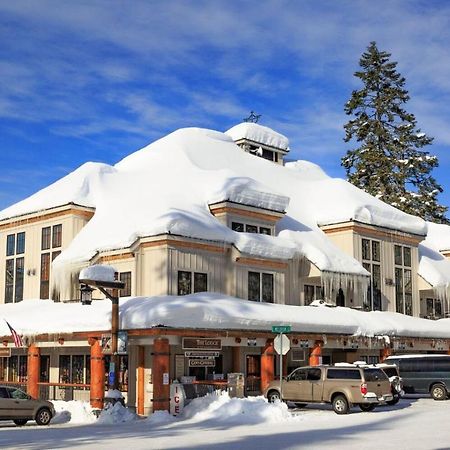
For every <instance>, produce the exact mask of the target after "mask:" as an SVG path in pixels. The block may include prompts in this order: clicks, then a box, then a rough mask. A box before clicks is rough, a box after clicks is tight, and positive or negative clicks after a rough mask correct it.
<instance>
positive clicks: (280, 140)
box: [225, 122, 289, 151]
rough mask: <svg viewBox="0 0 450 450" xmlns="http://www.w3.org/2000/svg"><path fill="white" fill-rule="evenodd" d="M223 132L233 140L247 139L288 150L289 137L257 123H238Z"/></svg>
mask: <svg viewBox="0 0 450 450" xmlns="http://www.w3.org/2000/svg"><path fill="white" fill-rule="evenodd" d="M225 134H226V135H228V136H230V137H231V139H233V141H239V140H240V139H248V140H250V141H253V142H256V143H258V144H263V145H268V146H269V147H275V148H280V149H282V150H286V151H289V139H288V138H287V137H286V136H283V135H282V134H280V133H277V132H276V131H274V130H272V129H271V128H268V127H264V126H262V125H259V124H257V123H251V122H243V123H240V124H239V125H235V126H234V127H232V128H230V129H229V130H227V131H225Z"/></svg>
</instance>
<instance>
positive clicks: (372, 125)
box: [342, 42, 449, 223]
mask: <svg viewBox="0 0 450 450" xmlns="http://www.w3.org/2000/svg"><path fill="white" fill-rule="evenodd" d="M390 56H391V54H390V53H387V52H384V51H379V50H378V48H377V45H376V43H375V42H371V43H370V45H369V47H368V48H367V51H366V52H364V53H363V55H362V57H361V59H360V61H359V65H360V67H361V70H360V71H357V72H355V74H354V75H355V76H356V77H357V78H359V79H360V80H361V81H362V83H363V87H362V89H360V90H355V91H353V92H352V95H351V98H350V100H349V101H348V102H347V103H346V105H345V112H346V114H347V115H351V116H353V118H352V119H351V120H350V121H349V122H348V123H347V124H345V125H344V128H345V133H346V136H345V138H344V140H345V142H349V141H350V140H352V139H353V140H356V142H357V143H358V144H359V147H357V148H355V149H352V150H349V151H347V154H346V156H345V157H344V158H342V165H343V166H344V167H345V169H346V171H347V178H348V180H349V181H350V182H351V183H352V184H354V185H355V186H357V187H359V188H361V189H363V190H365V191H366V192H368V193H369V194H371V195H373V196H375V197H377V198H379V199H380V200H382V201H384V202H385V203H389V204H391V205H393V206H395V207H396V208H399V209H401V210H402V211H405V212H407V213H409V214H414V215H416V216H419V217H422V218H423V219H425V220H429V221H432V222H438V223H449V220H448V219H447V218H446V217H445V213H446V211H447V209H448V208H446V207H445V206H442V205H440V204H439V203H438V200H437V196H438V194H439V193H441V192H442V187H441V186H440V185H439V184H438V183H437V181H436V180H435V179H434V178H433V177H432V176H431V171H432V170H433V168H434V167H437V166H438V160H437V158H436V156H432V155H430V154H429V153H428V152H427V151H424V150H422V148H424V147H426V146H427V145H430V144H431V143H432V142H433V138H431V137H429V136H427V135H426V134H425V133H423V132H421V130H420V129H419V128H417V121H416V118H415V117H414V114H411V113H408V112H406V111H405V109H403V105H404V104H405V103H406V102H407V101H408V100H409V98H410V97H409V95H408V91H407V90H406V89H405V78H403V77H402V76H401V75H400V74H399V73H398V72H397V71H396V66H397V63H396V62H391V61H390V60H389V58H390Z"/></svg>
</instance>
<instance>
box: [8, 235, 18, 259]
mask: <svg viewBox="0 0 450 450" xmlns="http://www.w3.org/2000/svg"><path fill="white" fill-rule="evenodd" d="M15 253H16V236H15V235H14V234H9V235H8V236H6V256H12V255H14V254H15Z"/></svg>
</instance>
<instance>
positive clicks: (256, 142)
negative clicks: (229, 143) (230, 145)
mask: <svg viewBox="0 0 450 450" xmlns="http://www.w3.org/2000/svg"><path fill="white" fill-rule="evenodd" d="M234 142H235V143H236V144H240V143H241V142H248V143H250V144H252V145H255V146H258V147H262V148H266V149H267V150H272V151H276V152H279V153H283V154H284V155H287V154H288V153H289V151H290V149H289V148H287V149H284V148H281V147H275V146H273V145H269V144H265V143H262V142H258V141H254V140H253V139H249V138H246V137H242V138H240V139H237V140H236V141H234Z"/></svg>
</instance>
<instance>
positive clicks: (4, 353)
mask: <svg viewBox="0 0 450 450" xmlns="http://www.w3.org/2000/svg"><path fill="white" fill-rule="evenodd" d="M9 356H11V349H10V348H0V357H2V358H8V357H9Z"/></svg>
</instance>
